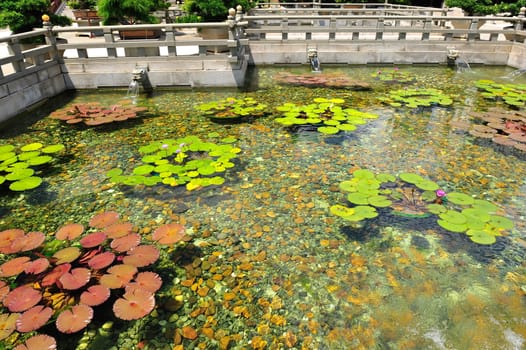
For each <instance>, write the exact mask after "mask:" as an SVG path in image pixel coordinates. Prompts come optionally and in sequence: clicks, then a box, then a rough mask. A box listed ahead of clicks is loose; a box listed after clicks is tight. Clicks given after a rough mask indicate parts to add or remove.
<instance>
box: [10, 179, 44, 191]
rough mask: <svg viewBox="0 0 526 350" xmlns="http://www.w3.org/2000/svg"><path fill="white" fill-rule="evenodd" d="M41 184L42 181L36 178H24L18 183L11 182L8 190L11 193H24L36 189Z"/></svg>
mask: <svg viewBox="0 0 526 350" xmlns="http://www.w3.org/2000/svg"><path fill="white" fill-rule="evenodd" d="M41 183H42V179H41V178H39V177H36V176H30V177H26V178H24V179H21V180H19V181H15V182H12V183H11V184H10V185H9V189H10V190H11V191H26V190H32V189H33V188H36V187H38V186H40V184H41Z"/></svg>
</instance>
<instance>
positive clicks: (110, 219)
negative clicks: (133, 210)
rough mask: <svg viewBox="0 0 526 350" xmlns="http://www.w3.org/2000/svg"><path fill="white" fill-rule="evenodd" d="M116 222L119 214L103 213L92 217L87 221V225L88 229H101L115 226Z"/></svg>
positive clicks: (112, 212)
mask: <svg viewBox="0 0 526 350" xmlns="http://www.w3.org/2000/svg"><path fill="white" fill-rule="evenodd" d="M118 221H119V213H117V212H115V211H105V212H102V213H99V214H96V215H95V216H93V217H92V218H91V220H90V221H89V225H90V227H94V228H99V229H102V228H105V227H107V226H109V225H112V224H115V223H117V222H118Z"/></svg>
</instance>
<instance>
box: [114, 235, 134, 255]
mask: <svg viewBox="0 0 526 350" xmlns="http://www.w3.org/2000/svg"><path fill="white" fill-rule="evenodd" d="M139 243H141V236H140V235H138V234H137V233H132V234H129V235H126V236H123V237H119V238H115V239H114V240H113V241H112V242H111V244H110V247H111V248H112V249H113V250H115V251H117V252H119V253H123V252H127V251H128V250H130V249H132V248H135V247H137V246H138V245H139Z"/></svg>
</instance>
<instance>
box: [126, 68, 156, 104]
mask: <svg viewBox="0 0 526 350" xmlns="http://www.w3.org/2000/svg"><path fill="white" fill-rule="evenodd" d="M147 71H148V67H139V66H137V67H135V68H134V69H133V72H132V78H131V81H130V85H128V93H127V94H126V96H127V97H129V98H131V99H133V100H135V99H136V98H137V96H138V95H139V91H140V87H141V85H142V86H143V88H144V90H146V91H148V90H151V84H150V81H149V79H148V76H147V74H146V72H147Z"/></svg>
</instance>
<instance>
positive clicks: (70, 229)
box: [55, 224, 84, 241]
mask: <svg viewBox="0 0 526 350" xmlns="http://www.w3.org/2000/svg"><path fill="white" fill-rule="evenodd" d="M82 232H84V226H82V225H81V224H66V225H64V226H62V227H60V228H59V229H58V230H57V232H55V238H56V239H58V240H61V241H63V240H72V239H75V238H77V237H79V236H80V235H81V234H82Z"/></svg>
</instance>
